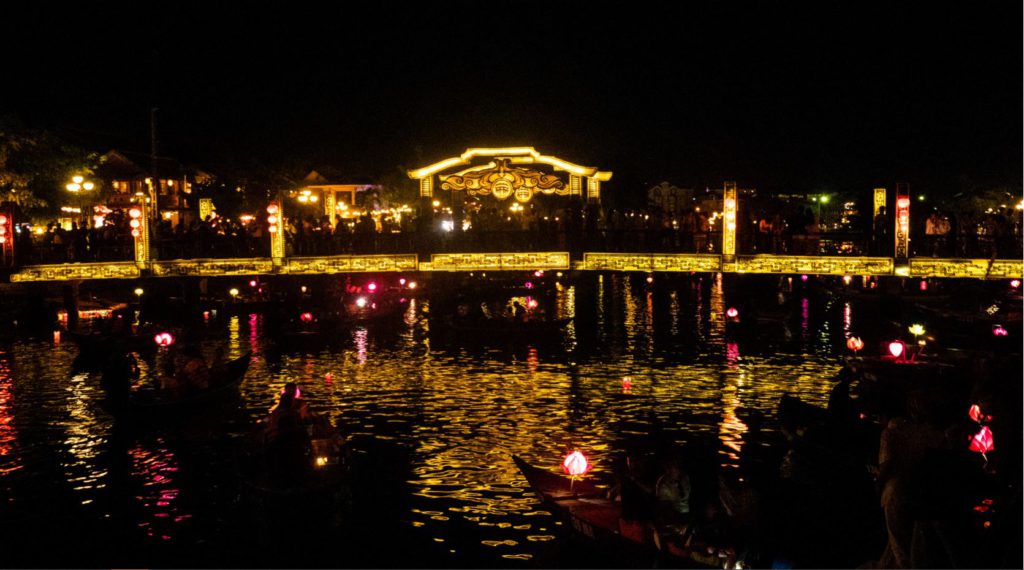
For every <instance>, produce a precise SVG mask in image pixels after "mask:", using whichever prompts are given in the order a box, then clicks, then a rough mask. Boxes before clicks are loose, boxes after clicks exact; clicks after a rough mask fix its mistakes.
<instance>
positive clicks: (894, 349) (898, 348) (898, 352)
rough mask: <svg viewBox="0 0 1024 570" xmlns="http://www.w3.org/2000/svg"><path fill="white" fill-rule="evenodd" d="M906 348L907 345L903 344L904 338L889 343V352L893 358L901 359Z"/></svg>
mask: <svg viewBox="0 0 1024 570" xmlns="http://www.w3.org/2000/svg"><path fill="white" fill-rule="evenodd" d="M906 348H907V346H906V345H905V344H903V341H902V340H894V341H892V342H890V343H889V354H891V355H892V357H893V358H895V359H897V360H899V359H901V358H902V357H903V352H904V351H905V350H906Z"/></svg>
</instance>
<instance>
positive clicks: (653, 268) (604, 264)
mask: <svg viewBox="0 0 1024 570" xmlns="http://www.w3.org/2000/svg"><path fill="white" fill-rule="evenodd" d="M536 269H543V270H553V271H554V270H577V271H645V272H719V271H721V272H725V273H774V274H813V275H877V276H882V275H900V276H909V277H946V278H973V279H1020V278H1021V276H1022V273H1024V262H1022V261H1021V260H1019V259H997V260H988V259H937V258H931V257H928V258H912V259H910V260H909V261H908V263H907V264H906V265H898V264H897V263H896V262H895V260H893V259H892V258H889V257H837V256H832V257H830V256H795V255H738V256H735V258H733V259H726V258H724V257H723V256H721V255H712V254H687V253H599V252H592V253H584V254H583V259H581V260H572V259H571V257H570V255H569V252H564V251H554V252H522V253H439V254H432V255H430V257H429V260H421V259H420V258H419V256H417V255H416V254H397V255H333V256H323V257H287V258H281V259H276V260H275V259H271V258H269V257H265V258H250V259H187V260H174V261H154V262H152V263H151V264H150V265H149V267H145V268H140V267H139V266H138V265H137V264H136V263H135V262H132V261H111V262H105V263H63V264H55V265H33V266H26V267H21V268H19V269H17V270H16V271H14V272H12V273H11V275H10V280H11V281H12V282H15V283H26V282H35V281H68V280H94V279H136V278H139V277H222V276H243V275H261V274H281V275H323V274H332V273H378V272H398V271H404V272H415V271H528V270H536Z"/></svg>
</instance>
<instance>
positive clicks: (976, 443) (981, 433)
mask: <svg viewBox="0 0 1024 570" xmlns="http://www.w3.org/2000/svg"><path fill="white" fill-rule="evenodd" d="M995 448H996V447H995V442H994V441H993V440H992V430H990V429H989V428H988V426H981V429H979V430H978V433H976V434H974V436H973V437H972V438H971V445H970V447H969V448H968V449H970V450H971V451H974V452H976V453H980V454H982V455H983V456H984V455H985V454H986V453H988V452H990V451H992V450H993V449H995Z"/></svg>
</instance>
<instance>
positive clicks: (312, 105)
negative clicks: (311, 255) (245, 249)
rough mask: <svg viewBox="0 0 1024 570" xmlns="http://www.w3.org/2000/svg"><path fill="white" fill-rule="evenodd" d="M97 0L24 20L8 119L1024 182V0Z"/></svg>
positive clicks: (180, 134)
mask: <svg viewBox="0 0 1024 570" xmlns="http://www.w3.org/2000/svg"><path fill="white" fill-rule="evenodd" d="M89 4H90V5H89V6H86V7H77V8H66V7H61V8H59V9H58V8H56V7H53V6H50V7H37V8H32V9H30V10H33V11H32V12H21V13H16V14H14V13H8V15H9V16H10V18H9V19H8V22H7V24H6V25H5V34H6V36H7V37H6V38H5V40H4V42H5V44H6V45H5V47H4V51H5V52H6V56H7V57H6V58H5V59H6V62H5V63H4V70H5V71H4V75H5V80H4V83H5V86H4V88H3V89H2V90H0V91H2V94H0V112H2V113H3V114H8V115H10V114H13V115H15V116H17V117H19V118H20V119H21V120H22V121H23V122H25V123H27V124H29V125H31V126H38V127H45V128H57V129H60V130H61V131H62V132H66V133H73V134H74V135H75V136H79V137H82V139H83V140H89V141H91V140H96V141H100V140H102V141H104V144H113V143H116V144H117V145H119V146H123V147H127V148H134V149H138V150H143V151H145V150H148V128H149V108H150V107H151V106H156V107H159V108H160V111H159V127H160V129H159V132H160V142H161V154H164V155H171V156H177V157H179V158H181V159H182V160H185V161H187V162H190V163H192V164H196V165H200V166H203V167H204V168H206V169H208V170H211V171H216V170H217V168H218V167H220V168H229V167H233V168H237V167H239V165H245V164H250V163H253V162H257V163H264V164H277V163H282V164H292V165H302V166H303V167H305V166H308V167H314V166H323V165H329V166H332V167H334V168H336V169H338V170H339V171H341V172H343V173H345V174H346V175H348V176H351V177H353V178H372V177H375V176H378V175H380V174H382V173H385V172H388V171H393V170H394V169H395V168H396V167H398V166H399V165H402V166H405V167H416V166H422V165H425V164H427V163H430V162H433V161H435V160H439V159H442V158H446V157H449V156H453V155H456V154H458V153H460V152H462V151H463V150H464V149H465V148H467V147H471V146H489V145H491V146H493V145H530V146H535V147H537V148H538V149H539V150H541V151H543V152H545V153H547V154H553V155H556V156H559V157H561V158H565V159H567V160H570V161H574V162H578V163H582V164H587V165H593V166H599V167H601V168H602V169H607V170H612V171H614V172H615V173H616V178H615V179H614V180H613V183H612V184H611V185H609V187H610V188H611V189H613V190H615V191H630V192H636V191H639V190H640V189H641V188H643V184H647V183H657V182H660V181H662V180H668V181H671V182H673V183H675V184H677V185H680V186H683V187H704V186H720V184H721V181H722V180H724V179H731V180H737V181H739V182H740V185H741V186H742V187H757V188H761V189H764V190H767V191H822V190H830V191H837V190H840V191H841V190H859V189H866V188H870V187H873V186H876V185H891V184H893V183H894V182H896V181H907V182H910V183H911V184H912V185H913V186H914V188H915V190H917V189H920V190H921V191H929V192H938V193H952V192H955V191H958V190H961V189H963V188H965V187H966V186H969V185H971V184H974V185H1010V186H1012V187H1014V188H1019V187H1020V184H1021V164H1022V162H1021V156H1022V145H1021V140H1022V130H1021V129H1022V112H1021V109H1022V88H1021V74H1022V55H1021V54H1022V33H1021V13H1020V4H1019V2H1004V3H1001V4H999V5H995V3H987V2H985V3H964V4H963V5H961V6H960V7H959V8H958V9H952V8H950V7H949V6H947V5H941V6H940V5H937V4H933V3H921V4H920V5H919V6H918V7H916V8H909V7H907V8H896V7H894V6H890V5H889V4H891V3H885V4H884V5H879V6H874V7H871V6H862V5H861V4H860V3H857V4H847V5H846V6H847V7H848V9H846V10H840V11H836V10H837V6H838V4H837V5H831V3H815V4H813V5H811V4H808V5H803V6H797V5H795V4H792V3H782V2H778V3H776V2H765V3H760V5H759V6H758V7H739V6H738V5H737V4H734V3H726V2H715V3H709V4H705V5H702V7H699V8H694V7H691V6H689V4H690V3H688V2H675V3H666V4H668V5H663V6H655V5H646V4H641V3H620V4H617V5H615V6H617V8H614V7H613V6H607V7H595V6H594V5H587V4H583V3H580V4H572V5H570V4H560V5H559V7H557V8H553V7H550V6H545V5H544V4H541V3H537V4H532V3H525V2H475V3H444V2H421V3H419V5H418V6H413V5H411V4H410V3H408V2H406V3H394V4H387V3H373V4H375V5H376V7H375V8H372V9H370V8H367V7H365V6H360V7H358V8H356V7H355V6H356V5H355V4H354V3H325V4H323V5H322V7H315V8H314V7H306V8H302V9H295V5H297V4H298V3H279V4H276V5H274V6H273V7H258V6H257V4H256V3H252V4H245V5H242V4H238V5H237V7H236V8H231V9H229V8H226V7H222V8H210V7H201V6H193V7H190V8H164V9H163V10H161V11H159V12H152V13H146V12H143V11H142V10H143V8H142V7H141V6H142V5H141V4H139V3H136V4H128V5H125V6H121V7H113V6H112V5H107V4H104V6H106V7H103V8H97V7H95V6H93V5H92V4H93V3H89ZM826 4H828V6H825V5H826ZM570 6H572V7H573V8H572V9H570ZM5 10H6V8H5ZM108 141H109V142H108Z"/></svg>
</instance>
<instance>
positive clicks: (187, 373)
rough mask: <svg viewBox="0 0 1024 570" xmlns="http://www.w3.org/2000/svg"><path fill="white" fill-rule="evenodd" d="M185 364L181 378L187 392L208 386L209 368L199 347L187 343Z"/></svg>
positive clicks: (198, 390)
mask: <svg viewBox="0 0 1024 570" xmlns="http://www.w3.org/2000/svg"><path fill="white" fill-rule="evenodd" d="M184 354H185V366H184V367H183V369H182V374H183V380H184V382H185V387H186V390H187V391H189V392H201V391H203V390H206V389H208V388H209V387H210V369H209V368H208V367H207V366H206V360H204V359H203V354H202V353H201V352H200V351H199V347H198V346H195V345H189V346H186V347H185V350H184Z"/></svg>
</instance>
